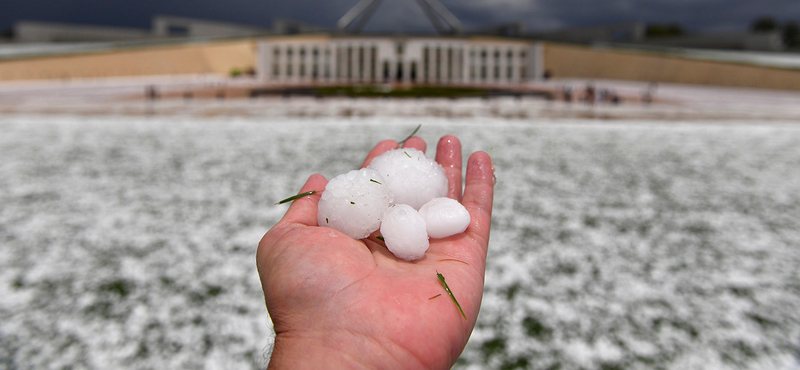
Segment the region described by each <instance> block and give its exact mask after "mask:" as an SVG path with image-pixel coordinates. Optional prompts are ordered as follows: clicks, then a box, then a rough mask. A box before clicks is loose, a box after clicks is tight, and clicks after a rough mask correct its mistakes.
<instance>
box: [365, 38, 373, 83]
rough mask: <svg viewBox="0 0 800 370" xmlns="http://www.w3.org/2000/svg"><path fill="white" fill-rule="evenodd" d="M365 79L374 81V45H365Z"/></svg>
mask: <svg viewBox="0 0 800 370" xmlns="http://www.w3.org/2000/svg"><path fill="white" fill-rule="evenodd" d="M364 81H367V82H368V83H372V45H369V44H367V45H365V46H364Z"/></svg>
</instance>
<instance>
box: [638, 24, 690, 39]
mask: <svg viewBox="0 0 800 370" xmlns="http://www.w3.org/2000/svg"><path fill="white" fill-rule="evenodd" d="M682 34H683V27H681V25H680V24H679V23H666V24H659V23H653V24H648V25H647V37H663V36H680V35H682Z"/></svg>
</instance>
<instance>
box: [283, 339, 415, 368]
mask: <svg viewBox="0 0 800 370" xmlns="http://www.w3.org/2000/svg"><path fill="white" fill-rule="evenodd" d="M406 357H411V356H408V353H407V352H406V351H404V350H402V349H400V348H396V346H394V345H392V344H388V343H381V341H380V340H378V339H373V338H368V337H366V336H362V335H359V334H354V333H348V332H339V333H324V334H312V333H305V334H303V335H294V334H289V333H283V334H279V335H277V336H276V338H275V344H274V347H273V350H272V357H271V358H270V362H269V369H376V368H380V369H402V368H409V369H411V368H415V369H419V368H424V365H422V364H420V363H419V361H418V360H416V359H414V358H413V357H412V358H411V359H407V358H406Z"/></svg>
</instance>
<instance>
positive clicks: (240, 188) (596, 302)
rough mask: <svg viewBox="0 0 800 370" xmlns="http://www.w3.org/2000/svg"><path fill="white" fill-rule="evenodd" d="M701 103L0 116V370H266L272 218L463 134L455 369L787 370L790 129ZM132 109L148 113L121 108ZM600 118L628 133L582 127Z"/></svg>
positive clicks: (796, 314)
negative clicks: (488, 207)
mask: <svg viewBox="0 0 800 370" xmlns="http://www.w3.org/2000/svg"><path fill="white" fill-rule="evenodd" d="M623 85H624V84H619V85H618V86H623ZM676 89H679V88H678V87H676ZM687 90H691V91H694V90H693V89H687ZM669 91H671V90H669V89H668V88H666V87H659V93H663V94H665V95H666V94H667V93H668V92H669ZM695 93H696V94H697V96H706V98H705V99H704V101H703V104H707V107H710V108H707V109H704V108H702V106H701V105H693V106H691V112H694V114H699V115H703V116H704V117H705V118H702V119H692V120H674V119H668V118H666V117H669V115H671V114H672V115H676V116H677V115H679V114H684V113H685V112H687V111H688V110H687V109H688V108H686V106H684V105H680V104H675V105H670V104H659V105H657V106H656V105H653V106H649V107H644V106H630V107H626V106H625V105H624V104H623V105H622V106H619V107H612V106H595V107H586V106H582V105H580V104H573V105H572V106H567V105H566V104H562V103H555V102H549V103H548V102H538V101H534V100H532V99H523V100H515V99H492V100H480V99H478V100H456V101H450V100H389V99H387V100H381V99H376V100H351V99H323V100H315V99H306V98H296V99H295V98H293V99H286V100H284V99H258V100H246V101H241V102H234V101H216V100H215V101H194V102H188V103H187V102H183V101H179V102H157V103H152V105H150V108H147V107H145V104H151V103H147V102H144V101H136V102H119V103H114V102H112V103H109V104H104V105H100V106H98V105H97V104H94V108H92V109H96V110H97V112H96V113H95V114H94V115H86V114H82V115H77V114H74V113H70V112H80V113H87V112H86V111H82V110H84V109H90V108H91V107H92V106H93V104H92V101H85V99H84V102H83V106H82V107H78V108H75V107H71V106H70V105H69V104H62V105H57V106H56V108H57V109H55V110H54V111H53V112H54V113H49V112H48V111H42V109H44V108H46V107H45V106H44V104H43V103H39V102H37V101H36V99H33V98H28V99H26V100H25V101H22V102H21V101H19V100H18V102H20V104H19V107H17V106H16V105H14V104H11V103H6V104H5V105H4V107H5V108H4V109H6V110H5V112H6V113H5V114H0V132H2V135H0V157H2V158H3V161H0V204H2V208H0V244H1V245H2V251H1V252H0V297H2V299H0V368H2V367H3V366H5V368H22V369H28V368H31V369H38V368H61V367H72V368H76V369H77V368H194V367H203V368H211V369H216V368H220V369H228V368H259V367H263V366H264V363H265V360H264V353H265V350H266V348H268V343H269V338H270V325H269V319H268V316H267V313H266V310H265V308H264V306H263V298H262V296H261V292H260V286H259V282H258V277H257V274H256V271H255V266H254V263H253V261H254V254H255V246H256V244H257V242H258V240H259V239H260V237H261V236H262V235H263V233H264V232H266V230H267V229H268V228H269V227H270V226H272V225H273V224H274V223H275V222H276V221H277V220H278V219H279V217H280V216H281V215H282V214H283V212H284V211H285V206H272V204H273V203H274V202H275V201H277V200H279V199H282V198H284V197H286V196H287V195H290V194H294V193H295V192H296V191H297V189H299V187H300V185H302V183H303V182H304V181H305V179H306V178H307V177H308V176H309V175H310V174H312V173H315V172H318V173H322V174H323V175H326V176H327V177H329V178H330V177H332V176H335V175H337V174H340V173H344V172H346V171H347V170H349V169H353V168H355V167H357V166H358V165H359V164H360V163H361V160H362V159H363V156H364V155H365V153H366V152H367V150H368V149H369V148H370V147H371V146H372V145H373V144H374V143H376V142H378V141H379V140H381V139H385V138H395V139H401V138H403V137H404V136H405V135H406V134H407V133H408V132H410V131H411V130H412V129H413V128H414V127H415V126H416V125H417V124H418V123H422V124H423V128H422V131H421V133H420V135H421V136H422V137H423V138H425V139H426V140H427V141H428V142H429V144H431V146H432V147H433V143H435V141H436V139H437V138H438V137H440V136H441V135H443V134H446V133H456V134H457V135H458V136H459V137H460V138H461V139H462V141H463V143H464V146H465V148H464V150H465V153H469V152H472V151H475V150H486V151H489V150H491V151H492V154H493V159H494V161H495V164H496V165H497V167H498V172H497V177H498V185H497V187H496V202H495V208H494V211H495V214H494V219H493V225H492V237H491V241H490V249H491V251H490V254H489V265H488V268H487V276H486V290H485V294H484V303H483V306H482V309H481V314H480V317H479V324H478V327H477V328H476V330H475V332H474V333H473V336H472V339H471V341H470V343H469V345H468V346H467V349H466V350H465V352H464V354H463V356H462V358H461V360H460V361H459V364H458V365H457V367H461V368H474V369H484V368H498V369H499V368H531V369H548V368H550V369H553V368H561V369H573V368H575V369H577V368H584V369H601V368H602V369H615V368H620V369H621V368H626V369H627V368H643V369H644V368H648V369H649V368H665V369H687V368H703V369H717V368H719V369H727V368H751V369H775V368H777V369H798V368H800V366H799V365H798V361H799V359H800V272H798V271H800V171H797V169H798V168H800V126H798V125H797V123H798V120H797V114H798V112H797V109H798V108H797V106H796V105H794V104H783V103H780V102H776V101H774V100H773V99H764V96H767V97H769V96H772V95H770V94H772V93H762V94H758V93H754V92H742V91H738V92H733V94H743V95H746V96H750V97H753V99H754V100H755V101H757V102H758V103H752V102H751V103H748V104H753V105H751V107H756V106H761V107H765V106H768V107H772V108H770V110H771V111H770V112H759V111H747V112H743V114H742V116H741V117H740V118H739V119H731V118H725V119H719V118H716V119H713V120H712V118H711V117H712V115H717V114H721V113H725V111H726V110H729V109H730V108H731V107H732V106H733V105H735V104H731V103H728V102H725V101H724V99H722V98H720V96H719V95H720V94H714V93H713V92H712V91H710V90H703V91H702V93H701V92H695ZM721 94H722V95H725V94H731V92H722V93H721ZM774 94H776V95H774V96H775V97H776V99H777V100H780V101H790V102H793V101H794V100H793V99H797V96H795V95H793V94H790V93H774ZM0 95H1V94H0ZM11 95H13V94H11ZM22 95H24V94H22ZM756 98H757V99H756ZM98 99H99V98H98ZM66 100H67V99H65V101H66ZM80 100H81V99H76V100H74V101H73V102H76V101H80ZM6 101H7V100H6ZM134 105H138V106H141V107H144V108H142V111H143V112H146V109H150V113H151V114H150V115H146V114H140V113H141V112H139V113H136V112H128V113H129V115H124V114H123V113H126V112H123V111H115V110H116V109H120V110H122V109H128V108H125V107H132V106H134ZM34 108H35V109H34ZM71 109H73V110H74V111H70V110H71ZM615 109H618V110H615ZM648 110H651V111H652V110H659V112H664V114H666V116H664V117H651V118H649V119H643V118H641V117H642V116H641V115H642V114H645V113H646V114H649V113H647V112H649V111H648ZM553 111H556V112H557V113H558V114H552V115H549V113H548V112H553ZM742 111H745V109H742ZM32 112H35V113H32ZM520 112H525V114H521V113H520ZM565 112H566V113H565ZM569 112H572V113H569ZM598 112H611V113H602V114H607V115H613V116H615V117H617V116H620V115H622V116H624V117H621V118H614V119H610V118H609V117H606V119H597V118H595V119H587V118H580V117H584V115H588V114H592V117H602V115H600V116H598ZM642 112H645V113H642ZM737 112H738V110H737ZM776 112H777V113H776ZM212 113H213V114H212ZM567 113H569V114H567ZM745 113H746V114H745ZM626 115H628V116H626ZM760 116H769V120H766V121H765V120H762V119H755V118H753V117H760ZM570 117H572V118H570ZM636 117H639V118H636ZM717 117H719V116H717ZM723 117H729V115H724V116H723ZM429 154H432V152H431V151H429Z"/></svg>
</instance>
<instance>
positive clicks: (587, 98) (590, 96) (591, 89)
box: [583, 84, 595, 105]
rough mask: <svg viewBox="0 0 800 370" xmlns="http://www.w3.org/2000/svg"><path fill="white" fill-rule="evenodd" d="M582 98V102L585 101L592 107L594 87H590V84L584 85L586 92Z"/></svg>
mask: <svg viewBox="0 0 800 370" xmlns="http://www.w3.org/2000/svg"><path fill="white" fill-rule="evenodd" d="M583 98H584V101H586V103H587V104H589V105H593V104H594V100H595V96H594V85H592V84H587V85H586V92H585V93H584V96H583Z"/></svg>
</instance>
